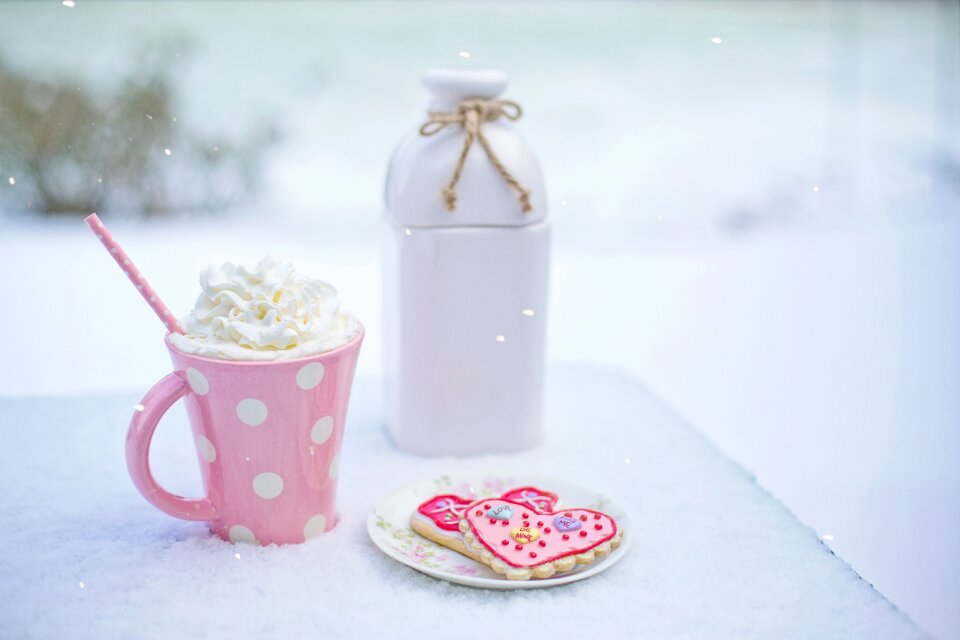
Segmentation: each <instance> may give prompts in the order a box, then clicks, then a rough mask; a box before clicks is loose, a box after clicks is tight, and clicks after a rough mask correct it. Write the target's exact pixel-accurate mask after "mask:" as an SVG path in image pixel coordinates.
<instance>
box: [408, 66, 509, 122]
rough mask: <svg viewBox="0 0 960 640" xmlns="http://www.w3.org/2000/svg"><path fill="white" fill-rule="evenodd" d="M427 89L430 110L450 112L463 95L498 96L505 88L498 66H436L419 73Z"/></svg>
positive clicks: (503, 75)
mask: <svg viewBox="0 0 960 640" xmlns="http://www.w3.org/2000/svg"><path fill="white" fill-rule="evenodd" d="M423 86H425V87H426V88H427V90H428V91H430V93H431V95H432V99H431V101H430V105H429V107H428V109H429V110H430V111H450V110H451V109H453V108H454V107H456V106H457V103H459V102H460V101H461V100H464V99H466V98H485V99H487V100H489V99H491V98H498V97H500V95H502V94H503V92H504V91H506V89H507V75H506V74H505V73H504V72H502V71H500V70H499V69H469V68H463V69H455V68H452V67H437V68H434V69H430V70H429V71H427V72H426V73H425V74H423Z"/></svg>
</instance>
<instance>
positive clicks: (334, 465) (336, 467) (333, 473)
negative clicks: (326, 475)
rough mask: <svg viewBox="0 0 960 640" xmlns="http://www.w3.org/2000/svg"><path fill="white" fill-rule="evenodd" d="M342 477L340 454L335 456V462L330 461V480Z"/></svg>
mask: <svg viewBox="0 0 960 640" xmlns="http://www.w3.org/2000/svg"><path fill="white" fill-rule="evenodd" d="M339 475H340V454H339V453H338V454H337V455H335V456H333V460H331V461H330V479H331V480H336V479H337V476H339Z"/></svg>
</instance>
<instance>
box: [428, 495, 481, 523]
mask: <svg viewBox="0 0 960 640" xmlns="http://www.w3.org/2000/svg"><path fill="white" fill-rule="evenodd" d="M470 502H471V501H470V500H465V499H464V498H461V497H460V496H456V495H453V494H445V495H440V496H434V497H433V498H431V499H430V500H428V501H427V502H424V503H423V504H421V505H420V506H419V507H417V511H419V512H420V513H422V514H423V515H425V516H427V517H428V518H430V519H431V520H433V522H434V524H436V525H437V526H438V527H440V528H441V529H444V530H445V531H459V529H458V528H457V526H458V525H459V524H460V516H461V514H462V513H463V509H464V507H466V506H467V505H468V504H470Z"/></svg>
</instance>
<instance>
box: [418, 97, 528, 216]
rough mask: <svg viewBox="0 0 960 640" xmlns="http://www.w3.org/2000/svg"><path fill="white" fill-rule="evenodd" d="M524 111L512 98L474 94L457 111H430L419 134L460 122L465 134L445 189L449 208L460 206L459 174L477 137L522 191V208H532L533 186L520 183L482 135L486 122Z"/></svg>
mask: <svg viewBox="0 0 960 640" xmlns="http://www.w3.org/2000/svg"><path fill="white" fill-rule="evenodd" d="M522 115H523V111H522V110H521V109H520V105H518V104H517V103H516V102H512V101H510V100H483V99H480V98H471V99H469V100H463V101H462V102H460V104H458V105H457V108H456V109H455V110H454V111H451V112H449V113H442V112H436V113H430V119H429V120H427V122H426V123H424V125H423V126H422V127H420V135H422V136H432V135H434V134H436V133H439V132H440V131H443V130H444V129H445V128H447V127H448V126H450V125H460V126H461V127H463V130H464V132H465V133H466V137H465V138H464V139H463V149H461V151H460V158H459V159H458V160H457V166H456V167H454V169H453V176H452V177H451V178H450V182H449V183H448V184H447V186H446V187H445V188H444V190H443V199H444V201H445V202H446V203H447V209H448V210H450V211H456V209H457V182H459V181H460V174H461V173H463V165H464V163H465V162H466V161H467V154H468V153H470V147H471V146H473V141H474V140H477V141H478V142H479V143H480V146H481V147H483V150H484V151H485V152H486V154H487V157H488V158H490V162H492V163H493V166H494V167H496V169H497V173H499V174H500V177H501V178H503V181H504V182H506V183H507V184H508V185H510V186H511V187H512V188H513V189H515V190H516V191H517V193H519V194H520V196H519V200H520V209H521V210H522V211H523V212H524V213H529V212H530V211H532V210H533V207H531V206H530V190H529V189H527V188H526V187H524V186H523V185H522V184H520V183H519V182H518V181H517V179H516V178H514V177H513V176H512V175H511V174H510V172H509V171H507V168H506V167H505V166H503V163H502V162H500V158H498V157H497V154H496V153H494V152H493V148H492V147H491V146H490V142H489V141H488V140H487V137H486V136H485V135H483V126H482V125H483V123H484V122H492V121H494V120H497V119H498V118H500V117H501V116H502V117H504V118H506V119H507V120H517V119H518V118H520V116H522Z"/></svg>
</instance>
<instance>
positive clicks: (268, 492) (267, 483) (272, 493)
mask: <svg viewBox="0 0 960 640" xmlns="http://www.w3.org/2000/svg"><path fill="white" fill-rule="evenodd" d="M282 491H283V478H281V477H280V475H279V474H277V473H261V474H259V475H258V476H257V477H256V478H254V479H253V492H254V493H255V494H257V495H258V496H260V497H261V498H263V499H264V500H273V499H274V498H276V497H277V496H278V495H280V493H281V492H282Z"/></svg>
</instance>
